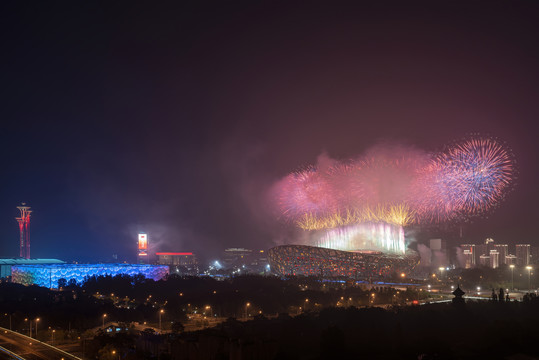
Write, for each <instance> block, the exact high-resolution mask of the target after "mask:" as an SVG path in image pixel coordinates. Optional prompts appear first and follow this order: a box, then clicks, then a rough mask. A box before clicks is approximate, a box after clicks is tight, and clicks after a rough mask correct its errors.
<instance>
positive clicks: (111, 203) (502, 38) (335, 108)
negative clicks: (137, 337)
mask: <svg viewBox="0 0 539 360" xmlns="http://www.w3.org/2000/svg"><path fill="white" fill-rule="evenodd" d="M0 17H1V18H0V27H1V35H0V36H1V39H2V40H1V46H2V56H1V57H0V63H1V66H2V72H1V84H2V88H3V95H2V106H1V107H0V109H1V110H0V111H1V113H0V114H1V120H2V121H1V125H0V126H1V127H0V147H1V160H0V168H1V169H2V178H1V183H0V194H1V199H2V201H1V202H0V239H1V243H0V256H4V257H9V256H16V255H17V254H18V239H17V238H18V228H17V224H16V221H15V220H14V217H15V216H16V215H17V211H16V209H15V206H17V205H18V204H19V203H20V202H21V201H26V202H28V203H29V205H30V206H32V208H33V209H34V213H33V218H32V255H33V257H54V258H61V259H65V260H76V259H78V260H82V261H93V260H108V259H110V258H111V255H112V254H118V255H119V258H120V259H121V260H124V259H125V260H130V261H133V260H134V259H135V256H134V254H135V246H136V245H135V234H136V233H137V231H141V230H143V231H147V232H148V233H149V234H150V241H153V243H154V245H155V247H154V250H162V251H165V250H166V251H190V250H192V251H196V252H197V253H199V254H200V255H203V257H205V258H207V259H210V258H211V257H213V256H215V255H217V254H219V252H220V251H221V250H222V249H223V248H224V247H231V246H245V247H250V248H257V247H260V248H268V247H271V246H272V245H273V244H274V242H275V241H282V237H283V231H284V230H286V229H283V227H285V226H283V225H281V224H280V223H279V222H277V221H276V220H275V219H274V218H273V216H271V215H269V212H268V211H267V207H268V205H267V204H266V203H265V202H264V201H263V198H264V190H265V189H266V188H267V186H269V185H270V184H272V183H273V182H274V181H276V180H277V179H278V178H280V177H282V176H284V175H286V174H287V173H289V172H290V171H293V170H295V169H297V168H298V167H301V166H304V165H306V164H311V163H314V162H315V161H316V158H317V156H318V155H319V154H320V153H322V152H323V151H325V152H327V153H328V154H329V156H331V157H333V158H338V159H346V158H349V157H354V156H356V155H358V154H361V153H362V152H363V151H365V150H366V149H368V148H369V147H371V146H373V145H375V144H377V143H378V142H379V141H387V140H390V141H396V142H400V143H405V144H410V145H414V146H417V147H419V148H421V149H424V150H428V151H435V150H440V149H441V148H442V147H443V145H444V144H446V143H449V142H451V141H453V140H455V139H459V138H462V137H463V136H465V135H467V134H469V133H474V132H479V133H482V134H490V135H492V136H497V137H499V138H501V139H503V140H505V141H506V142H507V143H508V145H509V146H510V147H511V148H512V149H513V151H514V153H515V156H516V158H517V159H518V167H519V179H518V181H517V187H516V190H515V191H514V192H512V193H511V194H510V195H509V196H507V199H506V201H505V202H504V203H503V204H502V206H501V207H500V208H499V209H497V210H496V211H495V212H493V213H492V214H490V216H489V218H488V219H479V220H476V221H475V222H474V223H473V224H471V225H467V227H466V237H467V239H469V240H470V241H480V240H481V239H484V238H485V237H494V238H495V240H497V241H501V242H508V243H518V242H529V243H532V244H537V245H539V241H538V239H537V238H538V231H537V220H538V213H539V211H538V210H537V204H538V203H539V201H538V200H539V191H538V190H537V186H538V184H539V163H538V161H537V154H538V150H539V140H538V136H537V131H536V129H537V127H538V126H537V125H536V122H537V120H538V119H539V46H538V44H539V5H538V3H537V2H536V1H526V2H525V1H511V2H507V1H503V2H502V1H490V0H489V1H484V2H480V1H464V2H458V1H427V2H413V1H407V2H402V1H396V2H385V1H374V0H372V1H363V2H362V1H354V2H352V3H345V2H338V1H327V2H325V3H323V2H313V1H305V2H298V1H271V2H270V1H248V2H237V1H215V2H212V1H172V2H158V3H157V2H155V3H154V2H145V3H142V2H133V1H130V2H125V3H119V2H112V1H103V2H94V1H87V2H80V1H78V2H76V1H69V2H63V3H62V2H48V1H38V2H22V1H4V2H2V3H1V5H0Z"/></svg>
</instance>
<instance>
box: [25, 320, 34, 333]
mask: <svg viewBox="0 0 539 360" xmlns="http://www.w3.org/2000/svg"><path fill="white" fill-rule="evenodd" d="M24 321H28V318H25V319H24ZM29 326H30V328H29V329H28V336H29V337H32V320H30V322H29Z"/></svg>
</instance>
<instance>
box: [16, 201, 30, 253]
mask: <svg viewBox="0 0 539 360" xmlns="http://www.w3.org/2000/svg"><path fill="white" fill-rule="evenodd" d="M17 209H19V211H20V213H21V216H20V217H18V218H15V219H16V220H17V222H18V223H19V232H20V237H19V246H20V251H19V256H20V257H22V258H24V259H30V214H31V213H32V210H30V206H26V204H25V203H22V204H21V206H17Z"/></svg>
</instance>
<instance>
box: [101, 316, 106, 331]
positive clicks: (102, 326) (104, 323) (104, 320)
mask: <svg viewBox="0 0 539 360" xmlns="http://www.w3.org/2000/svg"><path fill="white" fill-rule="evenodd" d="M106 317H107V314H103V326H102V328H103V329H104V328H105V318H106Z"/></svg>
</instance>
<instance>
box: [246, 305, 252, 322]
mask: <svg viewBox="0 0 539 360" xmlns="http://www.w3.org/2000/svg"><path fill="white" fill-rule="evenodd" d="M249 306H251V303H246V304H245V318H246V319H248V318H249V313H248V312H247V311H248V309H249Z"/></svg>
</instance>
